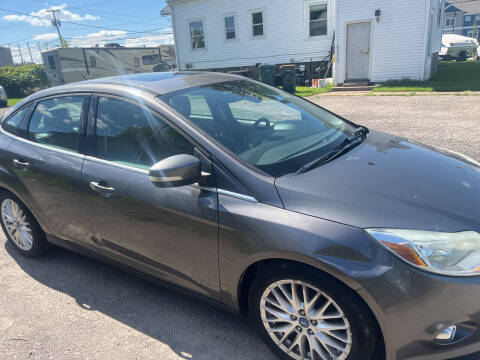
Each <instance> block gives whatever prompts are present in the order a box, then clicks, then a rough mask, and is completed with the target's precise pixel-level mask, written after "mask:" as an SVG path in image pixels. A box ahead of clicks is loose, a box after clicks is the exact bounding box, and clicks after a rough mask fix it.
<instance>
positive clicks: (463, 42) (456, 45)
mask: <svg viewBox="0 0 480 360" xmlns="http://www.w3.org/2000/svg"><path fill="white" fill-rule="evenodd" d="M438 55H439V56H440V58H442V59H444V60H467V59H468V58H471V57H475V58H476V59H477V58H478V57H479V56H480V53H479V46H478V40H477V39H475V38H469V37H466V36H462V35H457V34H443V37H442V48H441V50H440V53H439V54H438Z"/></svg>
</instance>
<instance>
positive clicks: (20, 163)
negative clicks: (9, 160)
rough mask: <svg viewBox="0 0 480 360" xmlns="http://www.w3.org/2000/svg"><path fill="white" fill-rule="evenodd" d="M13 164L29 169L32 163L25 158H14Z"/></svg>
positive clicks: (18, 167) (19, 167) (24, 169)
mask: <svg viewBox="0 0 480 360" xmlns="http://www.w3.org/2000/svg"><path fill="white" fill-rule="evenodd" d="M13 166H15V167H16V168H17V169H20V170H23V171H26V170H28V168H29V166H30V164H29V163H28V162H26V161H25V160H23V159H20V160H19V159H13Z"/></svg>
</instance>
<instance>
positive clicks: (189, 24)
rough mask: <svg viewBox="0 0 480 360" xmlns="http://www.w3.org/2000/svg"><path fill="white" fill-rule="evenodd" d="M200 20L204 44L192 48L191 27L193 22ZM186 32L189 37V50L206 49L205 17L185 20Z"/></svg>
mask: <svg viewBox="0 0 480 360" xmlns="http://www.w3.org/2000/svg"><path fill="white" fill-rule="evenodd" d="M197 22H201V23H202V31H203V43H204V46H203V47H201V48H194V47H193V37H192V27H191V25H192V24H193V23H197ZM187 33H188V38H189V49H190V51H205V50H207V45H208V44H207V21H206V19H205V18H203V17H202V18H194V19H188V20H187Z"/></svg>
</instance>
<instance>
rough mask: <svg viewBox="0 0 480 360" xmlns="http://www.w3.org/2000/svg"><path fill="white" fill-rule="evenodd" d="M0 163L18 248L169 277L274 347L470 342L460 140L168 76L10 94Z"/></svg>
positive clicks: (304, 353)
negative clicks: (51, 250)
mask: <svg viewBox="0 0 480 360" xmlns="http://www.w3.org/2000/svg"><path fill="white" fill-rule="evenodd" d="M0 168H1V170H2V171H0V213H1V225H2V228H3V231H4V232H5V234H6V236H7V238H8V241H9V242H10V244H11V245H12V246H13V247H14V248H15V249H16V250H17V251H18V252H19V253H21V254H23V255H25V256H32V257H33V256H37V255H40V254H42V253H43V252H44V251H46V250H47V249H48V245H47V244H48V243H53V244H57V245H61V246H64V247H66V248H69V249H72V250H76V251H79V252H82V253H86V254H90V255H91V254H94V255H96V256H101V257H103V258H105V259H108V260H110V261H113V262H116V263H120V264H122V265H124V266H125V265H126V266H129V267H130V268H132V269H135V270H137V271H140V272H143V273H146V274H148V275H149V276H150V277H151V278H152V279H154V280H160V281H166V282H169V283H171V284H173V285H174V286H176V287H178V288H181V289H183V290H184V291H187V292H189V293H192V294H196V295H198V296H199V297H201V298H203V299H208V300H210V301H213V302H214V303H217V304H222V305H224V306H226V307H228V308H230V309H232V310H235V311H239V312H241V313H244V314H248V315H249V316H250V317H251V319H252V321H253V324H254V326H255V327H256V329H257V331H258V332H259V334H260V336H261V337H262V338H263V339H264V341H265V342H266V343H267V344H268V346H270V348H271V349H272V350H273V351H274V352H275V353H276V354H277V355H278V356H279V357H280V358H281V359H286V360H291V359H296V360H320V359H321V360H370V359H373V354H374V353H375V352H377V353H378V354H379V355H382V357H383V355H385V358H386V359H387V360H393V359H398V360H402V359H420V358H421V359H432V360H441V359H450V358H454V357H457V356H462V355H465V354H470V353H473V352H475V351H479V350H480V331H479V329H478V328H479V326H480V305H479V302H478V298H479V295H480V218H479V217H478V214H479V212H478V209H479V204H480V164H478V163H476V162H475V161H473V160H471V159H468V158H467V157H465V156H462V155H459V154H456V153H452V152H449V151H446V150H439V149H435V148H432V147H429V146H426V145H421V144H418V143H415V142H411V141H408V140H406V139H404V138H400V137H397V136H393V135H389V134H386V133H382V132H378V131H374V130H368V129H367V128H365V127H363V126H361V125H357V124H354V123H352V122H350V121H348V120H345V119H343V118H341V117H339V116H337V115H335V114H333V113H331V112H329V111H327V110H325V109H323V108H321V107H318V106H316V105H314V104H312V103H310V102H308V101H306V100H304V99H301V98H299V97H296V96H294V95H291V94H289V93H286V92H284V91H282V90H279V89H277V88H274V87H271V86H268V85H265V84H262V83H259V82H256V81H253V80H249V79H246V78H244V77H240V76H234V75H227V74H220V73H203V72H199V73H189V72H179V73H155V74H138V75H131V76H121V77H115V78H108V79H101V80H94V81H87V82H81V83H77V84H71V85H65V86H61V87H57V88H51V89H47V90H43V91H40V92H38V93H36V94H34V95H32V96H30V97H28V98H26V99H24V100H22V101H21V102H20V103H19V104H17V105H16V106H15V107H14V108H13V109H12V110H11V111H10V112H9V113H8V114H7V115H6V117H5V118H4V120H3V121H2V124H1V129H0ZM52 276H54V274H52ZM144 310H145V309H144ZM158 326H164V324H159V325H158ZM72 341H75V339H72ZM225 356H226V357H228V355H225Z"/></svg>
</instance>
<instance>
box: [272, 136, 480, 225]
mask: <svg viewBox="0 0 480 360" xmlns="http://www.w3.org/2000/svg"><path fill="white" fill-rule="evenodd" d="M275 185H276V187H277V190H278V193H279V195H280V197H281V199H282V201H283V204H284V206H285V208H286V209H289V210H292V211H296V212H300V213H304V214H307V215H311V216H316V217H319V218H323V219H327V220H331V221H335V222H339V223H343V224H347V225H351V226H356V227H359V228H371V227H387V228H411V229H421V230H432V231H445V232H456V231H463V230H476V231H480V166H479V164H478V163H477V162H475V161H474V160H472V159H469V158H467V157H465V156H463V155H460V154H457V153H453V152H449V151H446V150H440V149H436V148H432V147H428V146H426V145H422V144H418V143H415V142H412V141H409V140H406V139H404V138H400V137H396V136H392V135H389V134H385V133H381V132H377V131H371V132H370V134H369V136H368V138H367V139H366V140H365V141H364V142H363V143H362V144H361V145H359V146H358V147H356V148H354V149H353V150H351V151H350V152H349V153H347V154H345V155H343V156H342V157H340V158H338V159H336V160H334V161H332V162H330V163H327V164H325V165H323V166H321V167H318V168H316V169H314V170H311V171H309V172H307V173H304V174H301V175H293V174H292V175H287V176H283V177H281V178H278V179H276V181H275Z"/></svg>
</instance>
